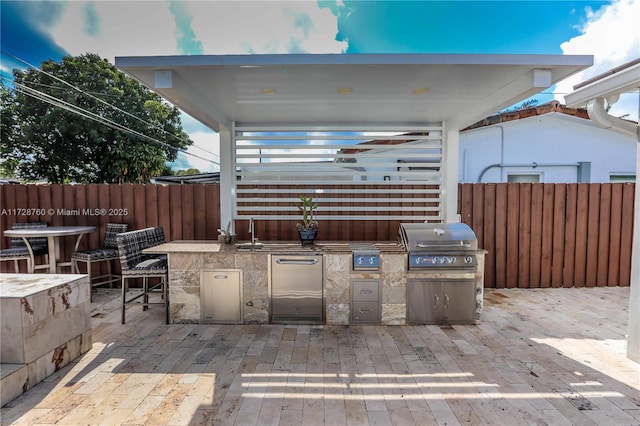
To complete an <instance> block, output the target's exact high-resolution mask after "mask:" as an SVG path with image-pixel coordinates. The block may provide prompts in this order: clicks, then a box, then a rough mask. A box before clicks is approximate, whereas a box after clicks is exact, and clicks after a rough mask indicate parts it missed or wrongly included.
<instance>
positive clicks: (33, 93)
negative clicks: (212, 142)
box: [0, 76, 220, 165]
mask: <svg viewBox="0 0 640 426" xmlns="http://www.w3.org/2000/svg"><path fill="white" fill-rule="evenodd" d="M0 78H1V79H3V80H8V79H7V78H6V77H3V76H0ZM13 84H14V85H15V87H16V90H17V91H19V92H21V93H23V94H25V95H27V96H30V97H32V98H34V99H37V100H40V101H42V102H46V103H48V104H51V105H53V106H55V107H58V108H61V109H63V110H65V111H69V112H71V113H74V114H77V115H80V116H82V117H84V118H88V119H90V120H93V121H96V122H98V123H100V124H103V125H106V126H108V127H110V128H112V129H115V130H118V131H121V132H124V133H128V134H131V135H134V136H137V137H139V138H142V139H144V140H147V141H148V142H151V143H154V144H157V145H161V146H163V147H165V148H168V149H172V150H175V151H176V152H181V153H183V154H186V155H190V156H192V157H195V158H198V159H200V160H204V161H207V162H209V163H213V164H218V165H220V163H217V162H215V161H213V160H210V159H208V158H204V157H201V156H199V155H196V154H193V153H191V152H188V151H186V150H184V149H182V148H178V147H175V146H173V145H170V144H168V143H166V142H162V141H160V140H157V139H155V138H153V137H151V136H147V135H145V134H143V133H140V132H138V131H136V130H133V129H130V128H128V127H126V126H123V125H122V124H119V123H116V122H114V121H112V120H109V119H107V118H104V117H102V116H100V115H98V114H95V113H93V112H91V111H88V110H85V109H83V108H80V107H78V106H76V105H73V104H71V103H68V102H66V101H63V100H61V99H58V98H56V97H54V96H51V95H49V94H47V93H43V92H40V91H38V90H36V89H34V88H32V87H29V86H26V85H24V84H22V83H17V82H15V81H14V82H13Z"/></svg>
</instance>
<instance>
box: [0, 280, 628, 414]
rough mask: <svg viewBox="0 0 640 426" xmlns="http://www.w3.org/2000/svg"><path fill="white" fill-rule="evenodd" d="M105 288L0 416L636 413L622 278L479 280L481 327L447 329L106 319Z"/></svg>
mask: <svg viewBox="0 0 640 426" xmlns="http://www.w3.org/2000/svg"><path fill="white" fill-rule="evenodd" d="M116 294H117V293H116ZM113 297H114V296H113V294H112V293H110V291H109V290H99V291H98V293H97V295H96V297H95V300H94V304H93V314H94V319H93V321H94V332H93V349H92V350H91V351H90V352H89V353H87V354H86V355H84V356H83V357H82V358H81V359H80V360H78V361H77V362H74V363H72V364H71V365H68V366H67V367H65V368H63V369H61V370H60V371H59V372H57V373H56V374H54V375H53V376H51V377H49V378H48V379H46V381H44V382H42V383H41V384H39V385H37V386H35V387H34V388H33V389H31V390H30V391H28V392H27V393H26V394H24V395H22V396H21V397H19V398H17V399H15V400H14V401H12V402H11V403H9V404H8V405H7V406H6V407H4V408H2V410H1V412H0V415H1V423H2V424H3V425H13V424H15V425H23V424H24V425H27V424H38V425H44V424H59V425H89V424H93V425H121V424H127V425H129V424H130V425H143V424H144V425H164V424H172V425H180V424H185V425H186V424H194V425H211V424H213V425H216V426H217V425H305V426H313V425H322V424H326V425H458V424H463V425H481V424H486V425H554V426H555V425H616V426H617V425H640V365H639V364H637V363H634V362H632V361H630V360H628V359H627V358H626V357H625V355H624V353H625V342H624V336H625V333H626V327H627V317H628V300H629V288H628V287H626V288H625V287H616V288H584V289H544V290H513V289H512V290H487V291H486V292H485V307H484V312H483V317H482V320H483V321H482V324H481V325H478V326H453V327H440V326H351V327H346V326H309V325H297V326H296V325H287V326H283V325H242V326H227V325H169V326H167V325H164V324H163V318H162V317H161V312H160V309H159V307H152V308H151V310H150V311H148V312H144V313H142V312H141V311H140V308H139V307H135V308H133V309H129V310H127V317H128V322H127V324H126V325H120V323H119V319H120V311H119V307H118V301H117V299H115V300H114V299H113Z"/></svg>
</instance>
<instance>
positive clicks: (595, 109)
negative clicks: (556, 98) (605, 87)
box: [587, 96, 640, 142]
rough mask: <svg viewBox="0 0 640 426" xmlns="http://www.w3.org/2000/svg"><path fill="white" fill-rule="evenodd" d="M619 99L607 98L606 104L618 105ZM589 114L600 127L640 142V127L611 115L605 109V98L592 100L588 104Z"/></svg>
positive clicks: (616, 97) (615, 97)
mask: <svg viewBox="0 0 640 426" xmlns="http://www.w3.org/2000/svg"><path fill="white" fill-rule="evenodd" d="M618 98H619V96H614V97H611V98H607V99H606V102H607V103H608V104H609V105H611V104H614V103H616V102H617V101H618ZM587 112H588V113H589V118H590V119H591V120H592V121H593V122H594V123H596V124H597V125H598V126H600V127H603V128H605V129H609V130H613V131H616V132H618V133H622V134H624V135H627V136H631V137H632V138H635V139H636V141H638V142H640V127H638V125H637V124H636V123H633V122H631V121H627V120H623V119H621V118H618V117H614V116H612V115H609V114H608V113H607V111H606V109H605V98H595V99H591V100H590V101H589V102H588V103H587Z"/></svg>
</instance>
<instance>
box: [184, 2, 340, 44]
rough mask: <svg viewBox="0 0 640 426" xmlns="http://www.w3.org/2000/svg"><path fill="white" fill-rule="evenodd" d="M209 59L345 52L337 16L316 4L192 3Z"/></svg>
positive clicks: (197, 25) (190, 7) (198, 29)
mask: <svg viewBox="0 0 640 426" xmlns="http://www.w3.org/2000/svg"><path fill="white" fill-rule="evenodd" d="M189 9H190V10H191V11H192V16H193V22H192V28H193V30H194V31H195V33H196V35H197V36H198V38H199V40H201V41H202V45H203V48H204V53H206V54H243V53H292V52H308V53H341V52H342V51H343V50H345V49H346V47H347V46H346V44H345V43H343V42H338V41H336V40H335V36H336V34H337V32H338V27H337V20H336V17H335V16H333V15H332V14H331V11H330V10H329V9H328V8H324V9H320V8H319V7H318V5H317V3H316V2H311V1H288V2H280V1H277V2H272V1H242V2H237V1H236V2H231V1H214V2H191V3H189Z"/></svg>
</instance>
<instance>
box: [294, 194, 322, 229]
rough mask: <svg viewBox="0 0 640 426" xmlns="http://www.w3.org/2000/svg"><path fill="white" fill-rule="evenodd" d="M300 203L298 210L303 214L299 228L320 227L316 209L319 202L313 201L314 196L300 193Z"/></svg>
mask: <svg viewBox="0 0 640 426" xmlns="http://www.w3.org/2000/svg"><path fill="white" fill-rule="evenodd" d="M299 198H300V204H299V205H298V210H299V211H300V213H301V214H302V222H301V223H298V225H297V226H298V229H313V228H317V227H318V221H317V220H316V218H315V217H316V210H317V209H318V203H314V202H313V198H311V197H306V196H304V195H300V197H299Z"/></svg>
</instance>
